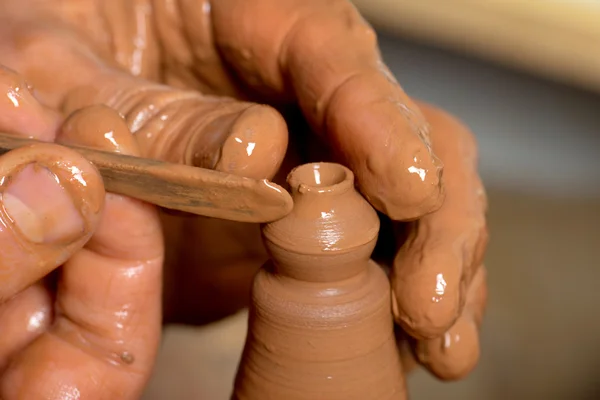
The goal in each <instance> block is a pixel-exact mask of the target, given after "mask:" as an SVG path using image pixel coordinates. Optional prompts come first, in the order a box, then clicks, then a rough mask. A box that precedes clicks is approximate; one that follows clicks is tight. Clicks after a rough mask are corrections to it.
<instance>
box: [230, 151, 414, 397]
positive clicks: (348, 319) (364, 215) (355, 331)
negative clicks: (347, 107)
mask: <svg viewBox="0 0 600 400" xmlns="http://www.w3.org/2000/svg"><path fill="white" fill-rule="evenodd" d="M288 183H289V185H290V187H291V191H292V197H293V199H294V209H293V211H292V212H291V213H290V214H289V215H288V216H286V217H285V218H283V219H281V220H279V221H276V222H273V223H270V224H268V225H265V226H264V227H263V231H262V232H263V238H264V242H265V246H266V248H267V250H268V252H269V254H270V256H271V261H270V262H268V263H267V264H265V265H264V266H263V268H262V269H261V270H260V271H259V273H258V274H257V276H256V277H255V280H254V286H253V289H252V303H251V307H250V321H249V328H248V337H247V341H246V346H245V349H244V353H243V357H242V361H241V364H240V366H239V370H238V374H237V379H236V383H235V389H234V394H233V397H232V398H233V399H235V400H244V399H264V400H269V399H274V400H275V399H277V400H279V399H290V400H304V399H306V400H309V399H310V400H317V399H327V400H335V399H344V400H352V399H356V400H359V399H360V400H364V399H372V400H378V399H404V397H405V388H404V377H403V374H402V367H401V363H400V356H399V352H398V349H397V347H396V342H395V336H394V330H393V321H392V315H391V305H390V289H389V282H388V279H387V277H386V275H385V273H384V272H383V270H382V269H381V268H380V267H379V266H378V265H377V264H375V263H374V262H373V261H370V260H369V256H370V255H371V252H372V251H373V248H374V246H375V242H376V239H377V233H378V230H379V219H378V217H377V214H376V213H375V211H374V210H373V209H372V208H371V206H370V205H369V204H368V203H367V201H366V200H364V199H363V198H362V197H361V196H360V195H359V194H358V192H356V190H355V189H354V177H353V174H352V172H351V171H350V170H349V169H347V168H345V167H342V166H341V165H338V164H331V163H315V164H307V165H303V166H300V167H298V168H296V169H294V170H293V171H292V172H291V173H290V175H289V177H288Z"/></svg>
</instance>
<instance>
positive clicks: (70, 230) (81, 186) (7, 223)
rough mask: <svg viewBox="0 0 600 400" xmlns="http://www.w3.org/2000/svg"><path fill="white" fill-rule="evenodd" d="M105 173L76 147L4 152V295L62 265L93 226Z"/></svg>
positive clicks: (0, 290)
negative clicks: (76, 150)
mask: <svg viewBox="0 0 600 400" xmlns="http://www.w3.org/2000/svg"><path fill="white" fill-rule="evenodd" d="M103 204H104V188H103V185H102V178H101V177H100V175H99V174H98V172H97V171H96V169H95V168H94V167H93V166H92V165H91V164H90V163H89V162H87V161H86V160H85V159H84V158H83V157H82V156H80V155H78V154H77V153H75V152H74V151H72V150H68V149H65V148H63V147H60V146H57V145H54V144H36V145H32V146H26V147H22V148H19V149H16V150H13V151H11V152H9V153H7V154H5V155H3V156H1V157H0V243H2V252H1V254H0V276H1V277H2V278H1V280H0V282H2V284H1V285H0V301H1V300H2V299H6V298H9V297H11V296H13V295H14V294H16V293H18V292H20V291H21V290H23V289H24V288H26V287H28V286H30V285H31V284H33V283H34V282H36V281H37V280H39V279H41V278H42V277H44V276H45V275H47V274H48V273H50V272H51V271H52V270H53V269H55V268H56V267H58V266H60V265H61V264H62V263H64V262H65V261H66V260H67V259H69V258H70V257H71V256H72V255H73V254H74V253H75V252H76V251H77V250H79V249H80V248H81V247H83V245H84V244H85V243H86V242H87V240H88V239H89V238H90V236H91V234H92V233H93V231H94V230H95V228H96V226H97V224H98V221H99V217H100V213H101V211H102V208H103Z"/></svg>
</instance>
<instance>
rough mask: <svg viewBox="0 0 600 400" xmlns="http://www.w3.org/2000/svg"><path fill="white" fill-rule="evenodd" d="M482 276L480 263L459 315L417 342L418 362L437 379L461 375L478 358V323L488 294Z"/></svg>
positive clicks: (473, 365)
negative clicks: (438, 334) (434, 335)
mask: <svg viewBox="0 0 600 400" xmlns="http://www.w3.org/2000/svg"><path fill="white" fill-rule="evenodd" d="M485 278H486V274H485V268H484V267H481V268H479V269H478V271H477V274H476V275H475V277H474V278H473V281H472V282H471V287H470V288H469V292H468V294H467V302H466V304H465V308H464V310H463V313H462V315H461V316H460V318H459V319H458V320H457V321H456V323H455V324H454V325H453V326H452V327H451V328H450V329H449V330H448V331H447V332H446V333H444V335H442V336H441V337H438V338H435V339H429V340H423V341H419V342H418V343H417V348H416V351H415V353H416V354H417V357H418V359H419V362H420V363H421V364H423V365H425V366H426V367H427V369H428V370H429V371H430V372H431V373H433V374H434V375H435V376H437V377H438V378H439V379H443V380H458V379H462V378H464V377H466V376H467V375H468V374H469V373H470V372H471V371H472V370H473V368H475V366H476V365H477V362H478V361H479V354H480V343H479V327H480V325H481V319H482V316H483V311H484V309H485V305H486V297H487V287H486V279H485Z"/></svg>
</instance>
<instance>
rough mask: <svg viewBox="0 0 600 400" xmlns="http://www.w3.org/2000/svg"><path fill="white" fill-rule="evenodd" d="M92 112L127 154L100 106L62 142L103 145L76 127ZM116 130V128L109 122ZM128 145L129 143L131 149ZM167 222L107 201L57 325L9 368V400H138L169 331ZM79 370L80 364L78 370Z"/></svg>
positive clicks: (74, 266)
mask: <svg viewBox="0 0 600 400" xmlns="http://www.w3.org/2000/svg"><path fill="white" fill-rule="evenodd" d="M87 112H90V115H91V117H92V118H91V123H92V124H93V123H95V122H97V120H95V119H94V117H97V116H98V115H99V114H101V113H102V114H103V117H104V121H103V124H105V125H104V126H107V127H109V128H110V130H109V131H107V132H105V133H111V134H112V136H113V139H114V141H115V142H116V143H120V144H121V145H120V146H119V148H120V149H121V151H122V152H123V153H125V154H131V155H135V154H136V149H135V148H133V149H132V148H130V147H126V146H127V145H126V143H127V140H128V137H130V136H131V134H130V133H129V132H128V131H127V129H126V126H125V123H124V121H123V120H122V119H121V118H120V117H119V116H118V115H117V114H116V113H114V112H113V113H112V114H111V113H110V112H108V110H106V109H104V108H102V109H100V110H99V109H98V108H97V107H95V108H93V109H91V110H81V111H80V112H79V113H78V114H76V115H74V116H73V118H76V119H79V123H77V121H75V123H73V122H72V121H71V123H69V122H67V125H66V126H67V127H69V128H70V129H66V130H65V131H63V132H62V133H61V134H60V135H59V137H58V140H60V141H62V142H66V143H77V144H79V145H83V146H96V145H97V144H98V143H102V142H103V139H100V140H97V138H95V137H94V136H95V133H97V130H94V129H89V130H87V129H81V130H78V129H76V127H77V126H80V127H81V126H84V125H83V124H82V123H81V121H82V120H83V119H84V117H85V113H87ZM109 119H110V121H111V122H112V126H109V125H110V123H109V122H107V120H109ZM123 143H125V144H123ZM162 259H163V247H162V237H161V233H160V224H159V221H158V216H157V213H156V210H155V209H154V207H151V206H149V205H147V204H143V203H141V202H138V201H135V200H132V199H129V198H125V197H122V196H117V195H112V194H109V195H107V199H106V206H105V211H104V214H103V218H102V220H101V222H100V225H99V226H98V229H97V231H96V233H95V234H94V236H93V237H92V239H91V240H90V241H89V243H88V244H87V245H86V247H85V248H84V249H83V250H82V251H80V252H78V253H77V254H75V255H74V256H73V257H72V258H71V259H70V260H69V261H68V262H67V263H66V264H65V265H64V268H63V270H62V274H61V276H60V280H59V283H58V292H57V300H56V318H55V322H54V324H53V325H52V327H51V328H50V329H49V330H48V331H47V332H46V333H44V334H43V335H41V336H40V337H39V338H38V339H37V340H36V341H34V342H33V343H32V344H30V345H29V346H28V347H27V348H26V349H25V350H24V351H23V352H21V353H20V354H19V355H18V357H15V358H14V359H13V360H12V362H11V364H10V365H9V367H8V369H7V371H6V373H5V375H4V376H3V377H2V381H1V382H0V388H1V390H0V394H1V395H0V397H2V398H3V399H6V400H11V399H17V398H19V399H20V398H27V399H32V400H35V399H42V398H47V396H48V393H51V394H53V395H54V396H55V397H56V398H94V399H114V398H118V399H123V400H127V399H138V398H139V397H140V396H141V393H142V390H143V388H144V386H145V383H146V382H147V380H148V378H149V375H150V371H151V368H152V365H153V363H154V358H155V356H156V351H157V347H158V340H159V335H160V327H161V313H160V307H161V269H162ZM73 366H78V368H77V369H73Z"/></svg>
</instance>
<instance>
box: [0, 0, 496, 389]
mask: <svg viewBox="0 0 600 400" xmlns="http://www.w3.org/2000/svg"><path fill="white" fill-rule="evenodd" d="M0 4H4V5H5V11H6V12H5V13H4V16H3V18H4V21H3V22H2V23H1V24H0V31H2V33H3V35H2V36H1V37H2V42H3V43H4V44H3V45H2V47H1V49H2V56H3V58H4V59H5V60H6V61H5V62H9V63H10V65H11V66H13V67H14V68H17V69H19V70H20V71H23V72H24V73H25V74H26V75H27V76H28V78H30V79H31V80H32V81H33V83H34V84H35V86H36V88H37V89H38V91H39V93H40V96H42V98H43V99H44V100H45V101H47V102H48V104H51V105H52V106H53V107H55V108H56V109H61V110H62V111H63V112H64V113H65V114H68V113H70V112H71V111H73V110H75V109H78V108H80V107H82V106H87V105H91V104H96V103H104V104H107V105H109V106H110V107H112V108H115V109H117V110H118V111H120V112H121V113H122V114H123V115H124V116H125V117H126V120H127V123H128V126H129V128H130V130H131V131H133V132H134V134H135V137H136V139H137V141H138V143H139V145H140V146H141V149H142V152H143V154H144V155H145V156H150V157H157V158H162V159H165V160H169V161H177V162H185V163H189V164H193V165H196V166H201V167H207V168H215V169H219V170H222V171H226V172H231V173H234V174H240V175H246V176H249V177H256V178H265V177H271V176H273V175H274V174H275V173H276V171H277V170H278V169H279V168H280V165H281V162H282V159H283V155H284V153H285V149H286V146H287V144H288V136H287V131H286V126H285V124H284V120H283V119H282V117H281V115H280V114H279V113H278V112H276V111H275V109H274V108H271V107H268V106H259V105H256V104H254V103H250V101H255V102H258V103H268V104H271V105H272V106H275V107H277V108H278V109H279V110H281V111H282V112H284V114H285V115H286V117H287V116H288V111H289V109H290V105H291V108H294V107H298V108H299V109H300V110H301V114H302V116H303V119H304V120H306V121H308V125H309V126H310V128H311V130H312V131H313V132H315V133H316V134H317V137H313V136H311V135H308V134H306V131H308V130H307V129H306V130H303V129H302V128H303V127H304V126H303V125H302V123H301V122H298V121H299V120H298V119H294V118H292V119H290V118H288V122H289V124H288V127H289V128H290V133H291V136H290V143H291V146H290V148H291V150H294V151H291V152H288V156H289V158H288V160H287V161H288V163H289V165H294V164H298V163H300V162H305V161H309V159H310V158H317V157H318V161H321V160H322V159H324V158H325V156H332V157H333V158H334V159H335V160H336V161H339V162H342V163H344V164H346V165H347V166H349V167H350V168H351V169H352V170H353V172H354V173H355V175H356V178H357V183H358V185H359V187H360V189H361V191H362V193H363V194H364V195H365V196H366V197H367V198H368V199H369V201H370V202H371V203H372V204H373V205H374V206H375V207H376V208H377V209H378V210H379V211H381V212H382V213H383V214H385V215H387V217H388V219H389V220H394V221H412V222H409V223H408V224H405V223H398V222H394V223H392V224H390V225H389V227H390V229H384V230H383V231H382V234H381V241H382V246H381V247H380V248H379V249H378V250H383V253H386V244H387V255H390V256H391V257H392V258H394V256H395V262H394V265H393V273H392V275H391V278H392V288H393V291H394V294H395V297H394V306H395V307H394V310H395V317H396V319H397V321H398V322H399V324H400V325H401V326H402V327H403V328H404V330H405V331H406V332H408V333H410V335H411V337H413V338H415V339H416V344H415V346H414V348H415V349H417V351H416V354H417V355H418V356H419V357H418V358H419V360H420V361H421V362H422V363H424V364H425V365H427V366H428V367H429V368H430V370H431V371H433V372H434V373H435V374H437V375H438V376H440V377H442V378H447V379H450V378H458V377H461V376H464V375H465V374H466V373H467V372H468V371H469V370H470V369H471V368H472V367H473V366H474V365H475V363H476V361H477V356H478V346H479V344H478V340H477V334H478V325H479V321H480V317H481V314H482V310H483V305H484V303H485V301H484V300H485V276H484V270H483V269H482V268H481V267H480V264H481V261H482V257H483V253H484V249H485V244H486V240H487V233H486V223H485V208H486V201H485V195H484V191H483V188H482V185H481V182H480V180H479V178H478V175H477V172H476V146H475V143H474V140H473V137H472V135H471V134H470V133H469V132H468V131H467V130H466V128H464V127H463V126H462V125H461V124H460V123H458V122H457V121H456V120H455V119H453V118H452V117H450V116H448V115H446V114H444V113H443V112H441V111H439V110H437V109H435V108H433V107H430V106H426V105H422V104H417V103H416V102H414V101H412V100H411V99H410V98H409V97H408V96H407V95H406V94H405V93H404V91H403V90H402V88H401V87H400V85H399V84H398V83H397V82H396V81H395V79H394V78H393V76H392V75H391V74H390V72H389V70H388V69H387V68H386V66H385V64H384V63H383V62H382V60H381V57H380V54H379V50H378V46H377V40H376V35H375V33H374V31H373V30H372V29H371V27H370V26H369V25H368V24H367V23H366V22H365V21H364V20H363V19H362V17H361V16H360V14H359V13H358V12H357V11H356V9H355V8H354V7H353V6H352V5H351V4H350V3H349V2H348V1H346V0H329V1H322V0H214V1H209V0H175V1H173V0H154V1H152V0H121V1H103V0H102V1H101V0H83V1H82V0H64V1H61V2H59V3H55V2H53V3H44V2H37V1H33V0H2V2H1V3H0ZM159 83H162V84H159ZM164 84H167V85H169V86H166V85H164ZM176 88H178V89H176ZM214 96H228V97H227V98H225V97H214ZM234 98H235V99H237V100H233V99H234ZM291 114H294V113H293V112H291ZM321 143H322V145H323V148H321V149H318V148H317V150H321V151H320V152H317V153H313V152H312V150H315V147H319V145H320V144H321ZM325 146H327V147H326V148H325ZM293 156H298V157H297V158H293ZM438 157H439V158H438ZM440 160H441V161H440ZM442 162H443V163H442ZM442 166H443V168H442ZM287 170H288V168H284V169H282V171H283V172H286V171H287ZM442 170H443V171H444V173H443V179H442V174H441V172H442ZM444 199H445V200H444ZM163 224H164V227H165V233H166V239H167V241H166V243H167V248H166V250H167V260H168V263H167V269H166V271H167V276H166V279H167V281H166V286H165V288H166V289H167V300H168V301H169V300H172V302H167V309H166V311H167V312H168V313H169V316H170V317H171V318H172V319H176V320H178V321H184V322H201V321H207V320H209V319H210V318H217V317H218V316H220V315H221V314H222V313H223V312H230V311H234V310H236V309H238V308H239V307H242V306H243V305H244V304H245V301H246V298H247V297H246V295H247V290H248V287H249V282H250V280H251V278H252V275H253V274H254V272H255V271H256V268H257V267H258V266H259V265H260V264H261V263H262V262H263V261H264V259H265V257H266V255H265V253H264V250H263V249H262V246H261V243H260V236H259V234H258V227H255V226H247V225H243V224H234V223H228V222H223V221H215V220H207V219H201V218H195V219H194V218H189V217H176V216H172V217H169V216H164V217H163ZM396 250H399V251H398V252H397V253H396ZM384 258H385V257H384ZM192 267H193V268H192ZM170 290H172V291H173V292H174V293H177V296H176V297H175V296H168V293H169V291H170ZM221 299H225V300H229V301H225V300H223V301H221ZM219 307H220V308H219Z"/></svg>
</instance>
